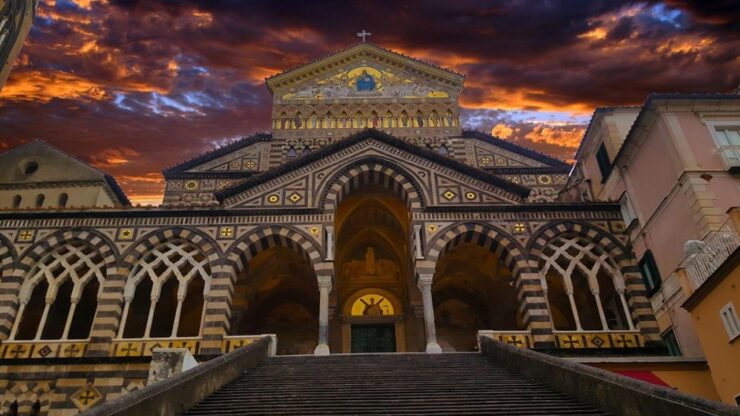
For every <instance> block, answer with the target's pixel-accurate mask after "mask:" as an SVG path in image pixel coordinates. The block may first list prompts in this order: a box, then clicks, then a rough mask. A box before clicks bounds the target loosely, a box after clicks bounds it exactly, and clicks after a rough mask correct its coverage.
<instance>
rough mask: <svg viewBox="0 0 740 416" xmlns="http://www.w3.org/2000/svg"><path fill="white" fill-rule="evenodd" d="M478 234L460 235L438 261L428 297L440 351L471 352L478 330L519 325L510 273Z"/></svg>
mask: <svg viewBox="0 0 740 416" xmlns="http://www.w3.org/2000/svg"><path fill="white" fill-rule="evenodd" d="M466 237H470V238H466ZM477 237H478V235H477V234H475V233H470V236H463V239H462V240H463V242H460V243H459V244H457V245H456V246H455V247H454V248H451V249H450V250H448V251H445V252H444V254H442V256H441V257H440V258H439V260H438V261H437V268H436V272H435V274H434V284H433V286H432V298H433V301H434V322H435V325H436V329H437V342H438V343H439V344H440V346H441V347H442V350H443V351H474V350H475V349H476V346H477V340H476V334H477V332H478V331H479V330H483V329H492V330H503V331H511V330H520V329H523V328H522V325H521V320H520V319H519V316H518V312H517V309H518V305H519V302H518V300H517V293H516V288H515V284H514V277H513V276H512V272H511V270H510V269H509V268H508V267H507V266H506V265H505V264H504V262H503V261H502V260H501V258H500V257H499V256H498V255H497V254H496V253H495V252H493V251H491V249H489V248H486V247H482V246H481V245H479V244H478V241H479V239H478V238H477Z"/></svg>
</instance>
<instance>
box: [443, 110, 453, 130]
mask: <svg viewBox="0 0 740 416" xmlns="http://www.w3.org/2000/svg"><path fill="white" fill-rule="evenodd" d="M444 123H445V127H452V126H454V125H455V116H454V115H453V114H452V111H450V110H447V112H446V113H445V120H444Z"/></svg>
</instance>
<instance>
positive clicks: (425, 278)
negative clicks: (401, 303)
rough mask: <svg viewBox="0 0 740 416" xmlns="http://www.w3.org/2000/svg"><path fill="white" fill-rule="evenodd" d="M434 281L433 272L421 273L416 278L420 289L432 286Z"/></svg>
mask: <svg viewBox="0 0 740 416" xmlns="http://www.w3.org/2000/svg"><path fill="white" fill-rule="evenodd" d="M433 281H434V275H433V274H419V275H418V276H417V278H416V285H417V286H419V289H422V290H423V289H425V288H428V287H432V282H433Z"/></svg>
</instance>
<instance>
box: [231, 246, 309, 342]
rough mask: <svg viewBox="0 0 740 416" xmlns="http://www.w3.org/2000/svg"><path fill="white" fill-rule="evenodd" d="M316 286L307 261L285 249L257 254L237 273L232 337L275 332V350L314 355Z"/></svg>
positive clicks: (270, 249) (273, 249)
mask: <svg viewBox="0 0 740 416" xmlns="http://www.w3.org/2000/svg"><path fill="white" fill-rule="evenodd" d="M318 312H319V290H318V285H317V281H316V275H315V272H314V269H313V266H312V265H311V262H310V261H309V260H308V259H306V258H305V257H303V256H301V254H299V253H297V252H296V251H295V250H292V249H290V248H287V247H282V246H275V247H271V248H268V249H266V250H263V251H261V252H259V253H257V255H256V256H254V257H253V258H252V259H251V260H249V262H248V263H247V264H246V267H245V269H244V270H243V271H242V272H241V273H240V274H239V277H238V279H237V282H236V285H235V288H234V301H233V303H232V316H231V335H257V334H276V335H277V339H278V343H277V353H278V354H313V351H314V348H316V345H317V343H318V328H319V320H318Z"/></svg>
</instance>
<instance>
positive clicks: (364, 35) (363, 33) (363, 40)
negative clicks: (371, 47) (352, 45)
mask: <svg viewBox="0 0 740 416" xmlns="http://www.w3.org/2000/svg"><path fill="white" fill-rule="evenodd" d="M368 36H372V33H370V32H365V29H362V32H357V37H360V38H362V43H365V38H366V37H368Z"/></svg>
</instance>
